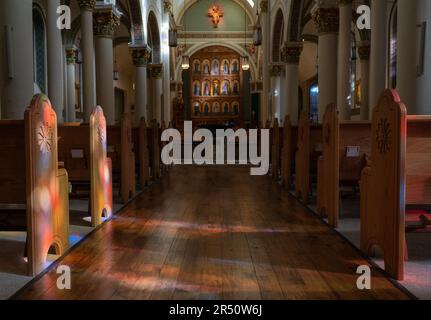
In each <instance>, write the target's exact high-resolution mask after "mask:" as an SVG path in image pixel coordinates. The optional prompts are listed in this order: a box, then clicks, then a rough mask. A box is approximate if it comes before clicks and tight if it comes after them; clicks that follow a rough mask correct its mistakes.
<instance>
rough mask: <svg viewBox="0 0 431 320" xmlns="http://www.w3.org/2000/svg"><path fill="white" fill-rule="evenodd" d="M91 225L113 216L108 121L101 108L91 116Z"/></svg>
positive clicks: (95, 109) (98, 107) (97, 108)
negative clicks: (108, 154)
mask: <svg viewBox="0 0 431 320" xmlns="http://www.w3.org/2000/svg"><path fill="white" fill-rule="evenodd" d="M90 152H91V157H90V159H91V160H90V170H91V196H90V197H91V199H90V202H91V224H92V226H93V227H97V226H98V225H100V224H101V223H102V216H104V217H105V218H110V217H111V215H112V165H111V161H110V159H109V158H108V156H107V134H106V119H105V116H104V114H103V110H102V108H101V107H100V106H97V107H96V108H94V110H93V112H92V114H91V116H90Z"/></svg>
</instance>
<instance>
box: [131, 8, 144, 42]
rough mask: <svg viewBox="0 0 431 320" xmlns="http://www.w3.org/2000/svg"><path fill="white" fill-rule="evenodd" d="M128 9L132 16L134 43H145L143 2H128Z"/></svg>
mask: <svg viewBox="0 0 431 320" xmlns="http://www.w3.org/2000/svg"><path fill="white" fill-rule="evenodd" d="M127 7H128V9H129V14H130V22H131V32H130V33H131V38H132V41H131V42H132V43H145V29H144V21H143V18H142V17H143V14H142V8H141V1H139V0H127Z"/></svg>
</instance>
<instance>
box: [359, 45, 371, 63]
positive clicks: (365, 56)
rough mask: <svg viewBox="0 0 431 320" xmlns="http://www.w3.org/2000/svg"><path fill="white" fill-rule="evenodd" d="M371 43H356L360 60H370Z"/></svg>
mask: <svg viewBox="0 0 431 320" xmlns="http://www.w3.org/2000/svg"><path fill="white" fill-rule="evenodd" d="M370 52H371V45H370V42H369V41H362V42H360V43H359V44H358V54H359V58H360V59H361V60H370Z"/></svg>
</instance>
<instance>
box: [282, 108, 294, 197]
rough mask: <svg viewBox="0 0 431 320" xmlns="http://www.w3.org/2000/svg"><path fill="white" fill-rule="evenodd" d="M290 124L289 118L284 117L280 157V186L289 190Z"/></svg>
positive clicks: (290, 165)
mask: <svg viewBox="0 0 431 320" xmlns="http://www.w3.org/2000/svg"><path fill="white" fill-rule="evenodd" d="M291 150H292V123H291V122H290V117H289V116H286V117H285V118H284V127H283V149H282V155H281V162H282V163H281V184H282V185H283V187H284V188H286V189H288V190H289V189H290V186H291V185H292V178H291V177H292V175H291V168H292V153H291Z"/></svg>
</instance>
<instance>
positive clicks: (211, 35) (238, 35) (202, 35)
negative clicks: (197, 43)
mask: <svg viewBox="0 0 431 320" xmlns="http://www.w3.org/2000/svg"><path fill="white" fill-rule="evenodd" d="M178 38H179V39H244V32H229V33H227V32H220V33H218V32H196V33H191V32H187V34H185V33H184V32H178ZM246 38H247V39H249V40H250V41H251V40H252V39H253V32H247V33H246Z"/></svg>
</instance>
